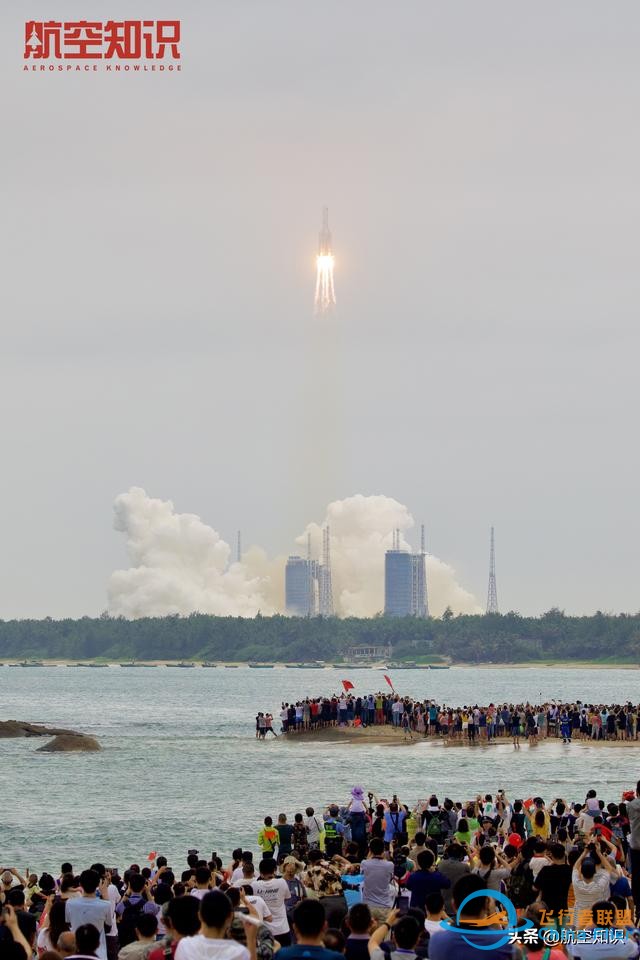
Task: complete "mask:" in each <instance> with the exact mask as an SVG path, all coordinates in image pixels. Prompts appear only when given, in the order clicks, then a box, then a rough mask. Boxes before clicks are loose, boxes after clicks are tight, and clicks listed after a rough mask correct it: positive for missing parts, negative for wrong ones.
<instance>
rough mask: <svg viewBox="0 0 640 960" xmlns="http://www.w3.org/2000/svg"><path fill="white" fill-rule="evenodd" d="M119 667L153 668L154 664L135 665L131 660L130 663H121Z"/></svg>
mask: <svg viewBox="0 0 640 960" xmlns="http://www.w3.org/2000/svg"><path fill="white" fill-rule="evenodd" d="M120 666H121V667H155V663H136V661H135V660H131V661H130V663H121V664H120Z"/></svg>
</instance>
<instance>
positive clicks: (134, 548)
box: [108, 487, 276, 618]
mask: <svg viewBox="0 0 640 960" xmlns="http://www.w3.org/2000/svg"><path fill="white" fill-rule="evenodd" d="M114 511H115V519H114V527H115V529H116V530H119V531H121V532H122V533H124V534H126V537H127V551H128V554H129V560H130V562H131V566H130V567H129V569H128V570H116V571H115V573H113V574H112V576H111V579H110V581H109V587H108V604H109V610H110V611H111V612H112V613H113V614H115V615H122V616H125V617H133V618H135V617H160V616H165V615H167V614H173V613H180V614H187V613H192V612H194V611H196V610H197V611H199V612H200V613H215V614H218V615H219V616H245V617H253V616H255V615H256V613H258V611H261V612H262V613H263V614H265V615H267V614H271V613H275V612H276V610H275V608H274V607H273V606H272V605H271V603H270V602H269V601H268V600H267V593H268V590H269V572H268V563H267V561H266V557H265V555H264V554H263V553H262V551H260V550H257V549H256V548H253V549H252V550H251V551H249V552H248V553H247V554H246V556H245V557H244V558H243V562H242V563H237V562H236V563H231V564H229V557H230V554H231V548H230V546H229V544H228V543H226V542H225V541H224V540H223V539H222V538H221V537H220V535H219V534H218V533H217V532H216V531H215V530H214V529H213V528H212V527H209V526H207V524H206V523H203V522H202V520H201V519H200V517H197V516H195V514H192V513H176V512H175V510H174V506H173V503H172V502H171V501H170V500H157V499H153V498H151V497H149V496H147V494H146V493H145V491H144V490H142V489H141V488H140V487H132V488H131V489H130V490H129V492H128V493H122V494H120V496H119V497H117V498H116V501H115V504H114Z"/></svg>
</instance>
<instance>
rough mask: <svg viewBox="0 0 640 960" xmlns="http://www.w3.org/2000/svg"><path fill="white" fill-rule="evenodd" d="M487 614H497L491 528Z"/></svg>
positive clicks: (493, 548)
mask: <svg viewBox="0 0 640 960" xmlns="http://www.w3.org/2000/svg"><path fill="white" fill-rule="evenodd" d="M487 613H499V610H498V590H497V588H496V545H495V537H494V533H493V527H491V547H490V549H489V589H488V591H487Z"/></svg>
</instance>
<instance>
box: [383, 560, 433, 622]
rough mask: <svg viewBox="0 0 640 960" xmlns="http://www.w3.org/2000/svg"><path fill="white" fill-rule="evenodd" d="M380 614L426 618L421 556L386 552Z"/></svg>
mask: <svg viewBox="0 0 640 960" xmlns="http://www.w3.org/2000/svg"><path fill="white" fill-rule="evenodd" d="M384 613H385V616H386V617H426V616H428V611H427V601H426V575H425V556H424V553H409V552H408V551H407V550H399V549H396V550H387V552H386V553H385V556H384Z"/></svg>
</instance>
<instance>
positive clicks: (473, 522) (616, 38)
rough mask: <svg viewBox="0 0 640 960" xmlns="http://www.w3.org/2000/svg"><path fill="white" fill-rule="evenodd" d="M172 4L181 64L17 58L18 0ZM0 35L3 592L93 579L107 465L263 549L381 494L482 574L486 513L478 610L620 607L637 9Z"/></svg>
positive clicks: (639, 280)
mask: <svg viewBox="0 0 640 960" xmlns="http://www.w3.org/2000/svg"><path fill="white" fill-rule="evenodd" d="M177 15H179V16H180V17H181V18H182V21H183V30H184V41H183V45H182V50H183V61H182V65H183V73H182V74H181V75H180V76H146V77H145V76H104V75H98V76H92V75H87V76H85V75H72V76H58V75H54V76H40V75H30V74H23V73H22V72H21V67H22V64H23V61H22V49H23V30H24V20H25V18H26V17H27V16H29V17H32V16H39V17H42V18H48V17H59V18H66V19H71V18H79V17H81V16H82V17H86V18H89V19H91V18H96V19H100V20H102V19H108V18H109V17H114V18H123V17H127V16H135V17H149V18H161V17H170V16H177ZM0 44H1V47H0V49H1V57H0V70H1V79H2V98H3V105H2V115H3V134H4V136H3V149H2V152H1V154H0V157H1V164H2V177H1V180H0V188H1V190H2V204H1V208H0V209H1V210H2V250H1V251H0V253H1V263H2V273H3V279H2V284H1V285H0V298H1V300H0V304H1V313H0V325H1V327H0V330H1V337H2V340H1V342H2V351H1V358H0V401H1V403H2V446H1V450H2V468H1V470H0V490H1V491H2V497H1V501H0V502H1V510H2V526H1V529H2V540H1V548H0V616H3V617H5V618H6V617H10V616H28V615H33V616H43V615H46V614H51V615H53V616H60V615H65V614H69V615H80V614H83V613H89V614H93V613H96V612H98V611H100V610H101V609H102V608H104V606H105V604H106V597H105V589H106V583H107V579H108V577H109V575H110V573H111V572H112V570H113V569H115V568H116V567H119V566H123V565H125V555H124V542H123V540H122V537H121V535H119V534H117V533H116V532H114V531H113V529H112V501H113V499H114V497H115V496H116V495H117V494H118V493H120V492H122V491H123V490H126V489H127V488H128V487H129V486H131V485H132V484H137V485H140V486H143V487H144V488H145V489H146V490H147V492H148V493H149V494H151V495H152V496H157V497H162V498H171V499H173V501H174V502H175V505H176V508H177V509H178V510H180V511H188V512H194V513H198V514H200V515H201V516H202V518H203V520H205V521H206V522H208V523H210V524H211V525H212V526H214V527H215V528H216V529H218V530H219V531H220V532H221V534H222V535H223V536H225V538H227V539H231V538H233V536H234V531H235V530H236V528H237V527H238V526H241V527H242V529H243V535H244V539H245V542H246V543H247V544H248V543H249V542H255V543H259V544H261V545H262V546H264V547H265V548H266V549H267V550H268V551H269V552H270V553H280V552H286V551H288V550H289V549H290V547H291V543H292V540H293V538H294V536H295V535H297V534H298V533H299V532H300V530H302V529H303V527H304V525H305V524H306V523H307V522H308V521H310V520H313V519H318V520H321V519H322V517H323V516H324V510H325V506H326V504H327V502H328V501H329V500H333V499H337V498H342V497H346V496H349V495H350V494H354V493H365V494H366V493H383V494H386V495H388V496H392V497H395V498H397V499H398V500H400V501H401V502H402V503H405V504H407V506H408V507H409V509H410V510H411V511H412V513H413V515H414V516H415V517H416V520H418V521H420V520H421V519H424V521H425V523H426V524H427V527H428V531H429V542H430V545H431V548H432V549H433V551H434V553H436V554H437V555H438V556H439V557H441V558H442V559H443V560H445V561H447V562H449V563H451V564H452V565H453V566H454V567H455V568H456V570H457V572H458V579H459V580H460V582H461V583H462V584H463V585H464V586H465V587H466V588H467V589H469V590H471V591H473V592H474V593H476V594H477V595H478V596H479V597H480V598H481V599H483V598H484V596H485V594H486V576H487V561H488V556H487V554H488V528H489V525H490V524H491V523H494V524H495V526H496V538H497V564H498V592H499V601H500V605H501V608H502V609H503V610H507V609H510V608H514V609H519V610H521V611H522V612H528V613H537V612H541V611H543V610H546V609H548V608H549V607H551V606H552V605H558V606H561V607H564V608H565V609H566V610H567V611H571V612H574V611H584V612H590V611H594V610H596V609H598V608H600V609H603V610H613V611H618V610H628V611H635V610H637V609H638V608H639V607H640V602H639V601H638V595H639V591H638V583H639V561H638V548H637V544H638V541H639V539H640V523H639V519H638V508H637V504H638V494H637V489H638V468H639V466H640V464H639V459H640V458H639V456H638V440H637V433H638V430H637V405H638V378H637V365H638V346H639V342H638V341H639V339H640V337H639V333H638V316H637V313H638V300H639V292H640V289H639V288H640V274H639V272H638V268H637V245H638V226H639V221H640V195H639V192H638V170H639V169H640V133H639V130H638V123H637V118H638V115H639V108H640V70H639V68H638V49H639V48H640V9H639V8H638V5H637V3H633V2H624V0H619V2H617V3H616V4H615V5H614V6H613V7H612V6H611V5H610V4H605V3H602V2H601V0H599V2H588V0H575V2H570V0H565V2H564V3H562V4H558V3H556V2H548V0H547V2H539V3H536V4H523V3H513V2H512V0H504V2H486V0H482V2H478V0H469V2H452V3H449V2H440V3H429V2H425V0H416V2H400V3H395V4H392V3H390V2H386V3H381V2H377V0H374V2H372V0H349V2H346V3H345V2H344V0H340V2H338V0H326V2H323V3H322V4H311V3H309V2H305V0H302V2H301V0H259V2H258V0H256V2H247V0H226V2H196V0H173V2H169V0H144V2H140V0H129V2H109V3H106V2H105V3H96V2H93V0H82V2H69V0H55V2H53V0H47V2H44V0H36V2H33V3H32V4H31V5H30V6H29V8H28V9H27V7H25V5H24V4H23V3H19V2H16V0H7V2H6V3H4V4H3V5H2V7H1V8H0ZM325 203H326V204H328V205H329V208H330V224H331V228H332V231H333V236H334V246H335V253H336V259H337V266H336V293H337V298H338V316H337V319H336V322H335V323H334V324H332V325H330V326H329V328H328V329H327V331H326V336H324V331H323V330H318V329H317V325H316V328H315V329H314V327H313V323H314V321H313V317H312V312H311V305H312V297H313V284H314V274H313V268H314V256H315V247H316V241H317V231H318V229H319V225H320V213H321V207H322V205H323V204H325ZM323 410H326V417H325V418H323V415H322V412H323Z"/></svg>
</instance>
